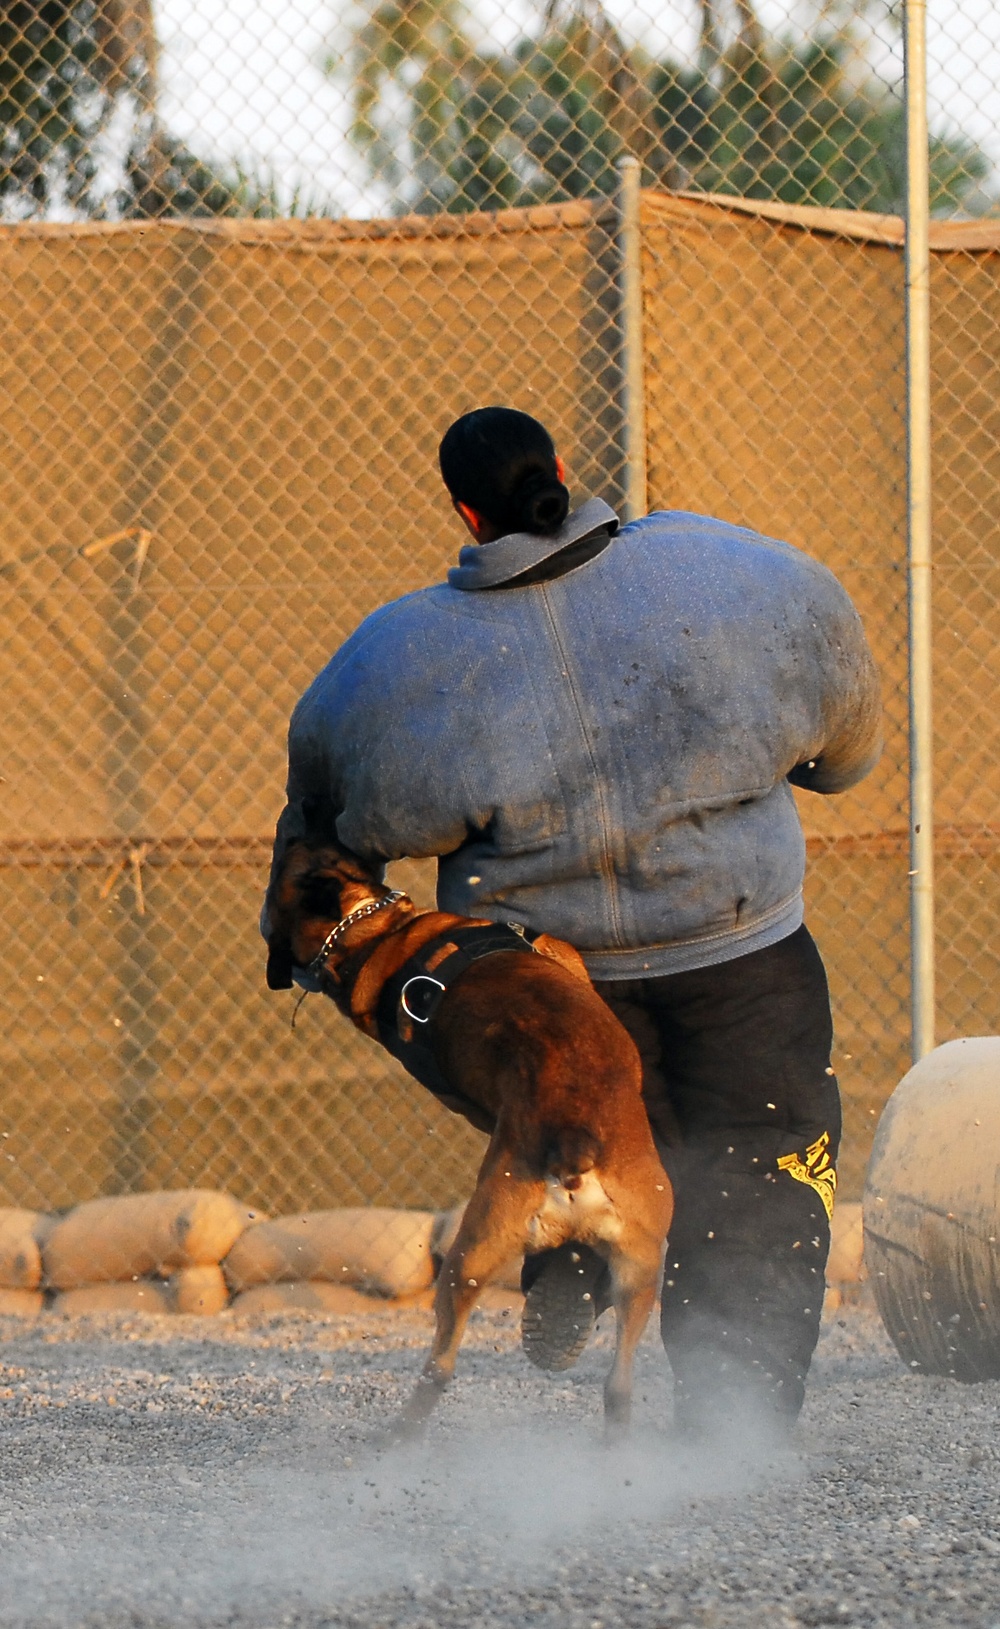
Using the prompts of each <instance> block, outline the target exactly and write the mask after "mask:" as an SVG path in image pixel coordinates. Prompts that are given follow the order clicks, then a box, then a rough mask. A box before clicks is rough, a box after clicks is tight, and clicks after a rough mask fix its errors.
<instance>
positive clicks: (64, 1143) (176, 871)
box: [0, 0, 1000, 1210]
mask: <svg viewBox="0 0 1000 1629" xmlns="http://www.w3.org/2000/svg"><path fill="white" fill-rule="evenodd" d="M297 3H298V5H299V7H300V9H296V7H297ZM932 10H933V8H932ZM930 41H931V76H930V87H931V113H932V117H931V130H930V136H929V160H930V172H931V205H932V209H933V212H934V215H935V223H934V225H933V226H932V259H933V278H932V333H933V364H934V401H933V452H934V474H935V550H936V559H937V562H938V570H937V577H936V584H935V593H936V604H937V614H936V622H935V643H934V649H935V664H936V669H935V671H936V692H935V693H936V703H937V724H938V737H937V749H938V759H937V763H938V768H937V787H938V798H937V819H938V952H939V969H940V977H939V989H940V1008H939V1019H940V1032H941V1035H942V1037H947V1036H950V1035H953V1034H960V1033H982V1032H988V1031H991V1030H996V1029H997V1028H998V1024H1000V1011H998V1006H1000V996H998V994H997V988H998V981H997V977H996V974H997V950H996V945H997V940H996V938H995V935H994V928H993V924H994V921H995V919H996V916H997V904H998V900H997V884H998V875H997V873H998V866H997V852H998V851H997V830H996V824H995V821H994V820H993V812H992V806H993V799H994V795H995V794H994V788H995V787H996V785H997V780H998V776H1000V736H998V729H997V725H996V722H995V716H994V715H995V705H994V702H993V693H994V689H995V686H994V685H993V684H991V682H990V680H991V678H992V677H993V668H994V666H995V663H996V660H997V658H996V655H995V650H996V632H997V631H1000V630H997V627H996V624H997V619H998V615H1000V612H998V606H1000V564H998V562H997V560H996V558H995V555H996V547H995V538H996V521H995V519H994V509H995V503H992V502H991V501H990V500H991V498H992V496H993V492H994V491H995V483H993V482H991V477H995V476H996V475H997V474H1000V467H998V461H1000V454H998V452H997V447H998V445H1000V438H998V436H997V426H996V422H995V420H996V415H997V412H998V408H997V405H996V404H997V401H998V390H997V386H998V384H1000V380H998V378H997V369H998V360H997V358H998V353H1000V348H998V334H1000V220H998V219H997V217H998V215H1000V175H998V172H997V168H996V162H997V160H998V159H1000V144H997V143H995V141H994V127H995V125H996V122H997V121H996V117H995V103H996V100H997V98H1000V29H998V28H997V27H996V26H995V19H994V17H993V14H992V10H991V8H989V6H988V5H987V4H985V0H984V4H983V6H982V8H981V9H980V11H979V12H978V13H977V12H976V11H975V8H974V7H972V6H969V5H968V4H966V5H963V6H962V8H961V10H959V9H958V8H957V7H955V8H951V7H950V5H948V6H946V5H945V0H941V16H940V18H937V19H934V18H933V17H932V28H931V35H930ZM945 47H947V49H945ZM963 52H964V53H965V57H966V58H967V59H968V61H969V63H970V71H969V74H965V73H964V72H963V71H962V70H961V68H960V61H961V60H964V59H963V58H962V53H963ZM991 53H992V55H991ZM993 67H996V70H997V71H996V72H995V73H993V72H992V68H993ZM901 73H902V56H901V40H900V30H899V17H898V15H897V12H896V11H895V10H894V9H893V8H892V7H891V6H889V5H886V4H884V3H883V0H874V3H872V4H867V5H866V4H858V5H852V6H848V5H838V4H832V3H826V4H815V5H810V4H803V5H795V4H793V3H791V0H787V3H786V4H785V6H784V9H783V8H782V6H780V5H771V4H770V3H764V0H761V3H760V4H759V5H757V4H754V3H753V0H733V3H732V4H727V3H726V0H717V3H713V0H701V3H696V0H676V4H675V5H672V6H670V7H668V8H667V9H666V10H664V9H663V8H657V10H656V11H655V12H654V11H653V9H652V8H650V9H649V10H648V12H644V11H643V10H642V8H641V6H639V7H625V6H622V5H618V6H616V7H614V8H612V7H611V5H610V4H609V5H607V6H605V5H602V4H601V3H600V0H566V3H565V4H559V3H555V0H552V3H549V4H548V5H546V6H544V8H540V9H538V10H533V9H532V8H531V7H530V6H529V5H527V4H525V5H523V6H521V7H520V8H513V9H512V8H506V9H504V10H503V11H501V10H500V9H499V8H496V7H491V6H489V5H488V4H487V0H483V4H482V5H477V4H475V3H474V0H472V3H470V4H469V5H467V6H463V5H461V4H459V3H458V0H384V3H383V4H381V5H375V4H372V5H371V6H369V7H368V9H358V10H355V9H351V8H350V7H347V6H345V7H344V8H342V9H340V10H337V9H334V8H331V9H330V10H329V11H328V12H325V13H324V12H322V11H317V9H316V8H314V7H310V8H308V9H307V8H305V7H304V5H302V3H301V0H289V3H286V4H284V5H282V6H281V7H278V6H277V5H275V4H267V3H265V0H242V3H241V4H239V5H237V4H235V3H233V0H217V4H214V5H209V4H206V3H205V0H199V4H198V6H197V7H195V6H193V5H189V6H187V7H186V3H185V0H163V3H162V4H161V5H160V6H157V7H154V8H153V10H152V11H151V10H150V7H149V4H148V0H138V3H136V0H98V3H94V0H15V3H14V4H12V5H9V6H6V7H4V8H3V10H2V14H0V204H2V208H3V212H4V219H5V220H6V223H7V224H5V225H0V324H2V329H3V343H2V356H3V364H2V365H3V370H4V386H5V389H4V400H3V407H2V412H3V416H4V428H5V434H6V438H7V445H8V451H7V457H6V458H5V460H4V466H3V471H2V475H0V480H2V483H3V509H2V514H3V521H2V533H0V537H2V542H0V550H2V553H0V594H2V596H3V601H4V618H5V638H4V645H3V654H2V663H3V683H4V696H5V703H6V705H5V720H4V732H5V735H4V742H3V746H2V762H0V774H2V776H3V784H2V786H0V794H2V803H0V808H2V817H0V818H2V831H0V862H2V867H3V875H4V881H5V886H4V889H3V896H2V901H0V917H2V922H3V959H4V964H5V984H6V990H7V997H8V1001H7V1005H8V1022H7V1024H6V1026H5V1033H4V1038H3V1041H2V1053H0V1055H2V1058H3V1069H2V1076H0V1131H2V1133H3V1140H2V1151H3V1158H2V1160H0V1172H2V1181H0V1199H2V1201H3V1202H6V1203H23V1204H28V1205H39V1206H44V1207H53V1206H59V1205H64V1204H67V1203H69V1202H71V1201H73V1200H77V1199H81V1198H86V1197H89V1196H90V1195H92V1194H96V1193H108V1192H119V1191H126V1190H129V1189H135V1188H143V1187H155V1186H168V1187H175V1186H182V1185H197V1184H207V1185H220V1186H225V1187H229V1188H231V1189H232V1190H233V1191H234V1192H237V1193H239V1194H240V1195H241V1196H243V1197H245V1198H246V1199H247V1200H249V1201H252V1202H254V1203H256V1204H258V1205H261V1206H263V1207H266V1208H267V1209H270V1210H291V1209H295V1208H298V1207H306V1206H317V1205H321V1204H337V1203H348V1204H349V1203H361V1202H371V1201H381V1202H383V1203H385V1202H387V1201H388V1202H393V1203H398V1204H401V1205H426V1204H435V1205H437V1204H445V1203H449V1202H451V1201H453V1200H454V1199H456V1198H458V1197H460V1196H462V1195H463V1194H464V1192H465V1191H467V1189H468V1186H469V1184H470V1181H471V1177H472V1173H473V1170H474V1166H475V1161H476V1157H477V1153H478V1150H479V1147H480V1146H481V1139H480V1138H479V1137H478V1136H477V1134H475V1133H473V1132H472V1131H470V1130H468V1129H467V1128H466V1127H465V1126H464V1124H463V1123H460V1122H458V1121H457V1120H455V1119H454V1118H453V1117H451V1116H449V1115H448V1114H446V1113H445V1112H444V1111H442V1110H440V1109H439V1108H438V1106H437V1105H436V1104H435V1103H434V1102H433V1101H432V1100H431V1099H430V1098H429V1097H428V1096H427V1094H426V1093H424V1092H422V1090H421V1089H420V1088H418V1087H417V1086H415V1085H414V1084H412V1083H411V1082H409V1081H408V1080H407V1079H406V1078H405V1077H404V1076H403V1075H402V1074H401V1072H400V1071H398V1070H397V1069H396V1068H395V1066H393V1065H392V1064H391V1063H390V1062H389V1060H388V1059H387V1058H386V1056H385V1055H384V1054H383V1053H381V1052H379V1051H378V1049H377V1048H375V1047H374V1046H373V1045H371V1044H370V1043H368V1042H366V1041H365V1040H364V1039H363V1038H361V1037H360V1036H358V1035H356V1034H355V1033H354V1032H353V1031H351V1030H350V1029H349V1027H348V1026H347V1025H346V1024H345V1023H344V1022H343V1021H342V1020H341V1019H339V1018H338V1017H337V1015H336V1014H335V1012H334V1010H333V1008H332V1007H331V1006H330V1005H329V1004H326V1003H320V1002H318V1001H314V1002H308V1003H307V1004H306V1005H305V1007H304V1008H303V1009H302V1011H301V1013H300V1015H299V1018H298V1022H297V1025H296V1028H295V1029H294V1030H292V1029H291V1028H290V1015H291V1004H290V1003H286V1002H285V1000H284V999H282V998H279V997H276V996H273V995H269V994H268V993H267V992H266V991H265V990H264V989H263V978H262V960H263V957H262V946H261V945H260V942H259V940H258V938H257V933H256V917H257V911H258V907H259V902H260V894H261V888H262V884H263V878H264V874H265V868H266V860H267V855H268V852H269V834H270V831H271V829H272V826H273V820H274V817H275V815H276V813H277V811H278V809H279V808H280V805H281V792H282V779H283V768H284V764H283V749H284V730H285V724H286V721H287V717H288V714H289V711H290V709H291V706H292V704H293V702H294V700H295V699H296V697H297V696H298V694H299V693H300V692H301V690H302V689H303V688H304V686H305V685H306V683H307V682H308V680H309V679H310V678H311V676H312V675H313V673H314V672H315V671H316V670H317V669H318V668H319V667H320V666H321V665H322V663H323V662H324V661H325V660H326V658H327V657H328V656H329V654H330V652H331V651H332V650H333V649H334V648H335V647H336V646H337V644H338V643H339V642H340V641H341V640H342V639H343V638H344V637H345V636H346V635H347V634H348V633H349V632H350V630H351V629H352V628H353V627H354V626H355V625H356V624H357V623H358V622H359V621H360V619H361V618H362V617H363V616H364V615H365V614H367V613H368V612H369V611H370V610H372V609H373V608H374V607H375V606H377V605H379V604H380V603H382V602H384V601H385V600H387V599H390V598H394V597H396V596H398V595H399V594H401V593H403V592H406V591H407V590H409V589H412V588H415V587H418V586H421V585H422V584H425V583H427V582H430V581H434V580H439V579H440V578H441V576H442V574H443V571H444V569H445V567H446V565H447V564H448V563H449V561H450V559H451V558H452V556H453V555H454V553H455V550H456V547H457V544H458V542H459V534H458V533H457V532H456V531H455V527H454V524H453V523H452V520H451V517H450V513H449V510H448V508H447V506H446V504H445V503H443V501H442V494H441V492H440V490H439V483H438V478H437V475H436V470H435V463H434V454H435V449H436V445H437V441H438V439H439V436H440V434H441V432H442V430H443V428H444V427H446V425H447V424H448V423H449V422H450V421H451V419H452V418H454V417H455V416H456V415H457V414H459V413H461V412H463V411H465V410H467V409H468V408H470V407H472V406H476V405H480V404H482V403H484V402H488V401H504V402H508V403H510V404H512V405H516V406H519V407H523V408H525V409H526V410H528V411H531V412H534V413H535V414H536V415H537V416H539V417H541V418H543V419H544V420H545V421H546V423H548V424H549V425H550V426H551V428H552V429H553V432H554V433H555V435H556V437H557V440H558V442H559V445H560V448H561V450H562V451H563V452H564V454H565V456H566V458H567V462H568V465H569V468H570V477H571V484H572V487H573V491H574V497H576V498H579V497H582V496H583V495H585V494H589V493H598V494H600V495H602V496H604V497H606V498H607V499H608V500H609V501H611V502H612V503H614V504H616V505H617V506H618V507H619V508H621V507H622V506H623V505H624V504H626V503H627V501H628V498H629V494H630V492H632V491H634V490H635V488H634V476H635V468H634V460H635V458H636V457H637V456H639V454H638V453H637V441H636V437H635V434H634V431H635V424H634V415H635V410H636V404H635V401H634V389H633V390H631V391H630V388H629V380H630V378H631V379H633V380H634V377H635V373H634V369H633V370H632V372H631V373H630V366H629V364H630V354H629V346H630V344H633V343H634V341H635V333H634V330H633V329H630V328H629V324H628V323H627V321H626V320H625V312H624V306H623V298H622V296H623V285H624V282H625V281H626V278H625V277H624V268H623V245H624V235H623V233H622V231H621V224H622V222H621V207H620V202H621V193H620V188H621V173H622V172H621V161H622V160H623V159H627V158H634V159H637V160H638V162H639V165H640V166H641V171H640V178H641V181H642V186H643V194H642V204H641V213H640V221H639V242H640V243H641V267H640V271H641V287H642V323H643V334H644V338H643V340H642V355H641V362H642V377H643V385H644V391H643V395H644V404H643V405H644V408H645V420H646V433H645V456H644V459H643V469H644V474H645V477H646V483H647V488H648V503H649V506H650V507H651V508H663V507H671V508H689V509H700V510H703V511H706V512H710V513H713V514H718V515H721V516H723V517H724V518H726V519H731V520H736V521H740V522H745V523H747V524H749V525H751V526H754V527H756V528H758V529H759V530H761V531H763V532H766V533H769V534H771V535H775V536H780V537H783V538H786V539H788V540H789V541H791V542H793V543H795V544H798V545H800V546H802V547H803V548H806V549H808V550H809V551H810V552H812V553H813V554H815V555H817V556H818V557H819V558H821V559H822V560H824V561H825V562H827V563H828V564H829V565H830V566H831V567H832V568H833V569H834V571H835V572H836V573H837V574H838V576H839V577H840V578H841V580H842V581H843V582H844V584H845V585H846V587H847V588H848V590H849V591H850V592H851V594H852V595H853V597H854V599H855V601H856V603H857V604H858V606H859V608H860V610H861V611H862V614H863V615H864V617H865V619H866V623H867V626H868V629H869V633H870V636H871V638H872V642H873V644H874V646H875V649H876V652H877V654H878V657H879V660H880V663H881V667H882V671H883V677H884V683H885V695H886V711H887V751H886V756H885V758H884V760H883V763H882V766H881V767H880V769H879V770H878V771H877V773H876V774H875V775H874V776H873V777H871V779H870V780H869V781H868V782H866V783H865V784H864V785H863V786H862V787H860V788H859V789H858V790H857V791H856V792H855V793H852V794H849V795H847V796H845V797H843V798H838V799H835V800H830V801H826V800H821V799H818V798H815V797H812V798H810V797H808V796H803V797H802V798H801V800H800V801H801V808H802V813H803V817H804V820H805V823H806V828H807V835H808V842H809V852H810V869H809V878H808V883H807V888H808V896H809V900H808V906H809V920H810V922H811V925H812V927H813V929H814V931H815V933H816V935H817V937H818V939H819V941H820V943H821V946H822V949H823V951H824V954H825V957H826V959H827V962H828V965H829V968H830V973H831V980H832V985H833V991H834V999H835V1006H836V1019H837V1041H836V1048H837V1050H836V1064H837V1071H838V1074H839V1075H840V1077H841V1080H842V1084H843V1086H844V1090H845V1094H846V1100H847V1111H848V1112H847V1123H848V1139H847V1147H846V1153H845V1161H844V1177H845V1189H846V1191H848V1192H850V1191H851V1189H852V1187H854V1188H855V1189H856V1187H857V1183H858V1179H859V1174H860V1171H861V1169H862V1166H863V1162H864V1159H865V1156H866V1152H867V1147H868V1142H869V1140H870V1134H871V1130H872V1127H873V1124H874V1119H875V1116H876V1115H877V1113H878V1110H879V1108H880V1106H881V1104H882V1102H883V1101H884V1099H885V1097H886V1094H887V1092H888V1091H889V1090H890V1089H891V1087H892V1085H893V1084H894V1083H895V1081H896V1080H897V1079H898V1077H899V1075H900V1074H901V1073H902V1072H903V1070H904V1069H905V1067H906V1064H907V1061H908V1046H909V999H910V997H909V973H908V967H909V945H908V926H907V913H908V878H907V872H908V870H909V869H910V866H909V861H908V857H907V843H908V817H907V762H908V754H907V697H908V681H907V614H906V595H907V570H906V566H907V539H906V521H907V506H906V477H907V466H906V436H905V406H906V395H905V376H906V352H905V324H904V271H903V256H902V242H903V227H902V222H901V220H900V218H899V214H900V211H901V210H902V208H903V204H904V192H905V142H904V117H903V101H902V80H901ZM976 74H978V76H979V77H978V78H975V75H976ZM970 87H971V89H970ZM631 360H632V361H633V362H634V357H633V358H632V359H631ZM630 457H631V458H632V460H633V465H632V467H631V468H630V464H629V459H630ZM630 482H631V484H630ZM400 869H401V870H402V869H405V871H406V880H408V881H410V882H412V883H413V886H414V887H415V889H416V890H417V892H418V895H419V897H420V898H421V899H423V900H424V901H425V902H428V903H429V900H430V894H429V890H430V888H431V886H432V879H431V878H429V877H428V875H427V871H426V867H406V868H400Z"/></svg>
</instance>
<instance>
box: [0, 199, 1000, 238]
mask: <svg viewBox="0 0 1000 1629" xmlns="http://www.w3.org/2000/svg"><path fill="white" fill-rule="evenodd" d="M613 208H614V206H613V205H612V204H611V203H610V202H609V201H608V200H607V199H604V198H601V199H593V200H591V199H576V200H573V201H572V202H570V203H563V204H533V205H531V206H530V207H529V208H526V209H497V210H478V211H472V212H470V213H468V214H461V215H444V214H442V215H398V216H395V217H392V218H389V219H383V220H347V219H343V220H325V219H323V220H320V219H311V220H248V219H239V218H235V219H225V218H223V219H198V218H196V217H189V216H184V217H173V218H163V219H160V220H155V221H145V220H144V221H19V222H15V223H11V224H9V225H0V243H11V242H16V241H21V242H24V241H25V240H31V239H36V238H37V239H67V238H68V239H75V238H94V237H98V238H121V237H125V238H133V239H135V238H142V237H144V236H145V235H146V234H148V233H153V234H154V235H155V236H157V237H161V238H162V237H167V236H175V235H179V234H182V233H194V234H196V235H197V236H199V237H202V238H215V239H221V240H222V241H224V242H230V243H243V244H248V245H250V244H256V245H260V246H262V247H267V246H269V247H274V248H281V249H294V248H309V249H313V250H316V249H320V250H321V249H323V248H325V247H327V246H330V247H332V246H334V245H335V244H337V243H343V242H350V241H358V240H365V239H367V240H383V241H384V240H393V239H395V240H399V239H419V238H425V239H426V238H461V237H484V236H491V235H494V234H496V233H498V232H499V233H519V232H551V231H565V230H567V229H573V228H577V229H579V228H584V227H588V226H590V225H591V224H593V223H595V222H598V221H604V220H606V219H608V218H610V216H611V214H612V212H613ZM642 208H643V218H644V220H645V221H647V222H649V223H654V224H655V223H656V222H663V223H666V222H668V221H676V222H686V221H691V220H692V219H696V218H698V217H702V218H704V217H706V216H713V215H714V216H717V215H718V213H719V212H720V211H725V212H727V213H729V214H735V215H743V216H750V217H752V218H756V219H758V220H762V221H770V222H772V223H773V224H774V225H777V226H788V227H793V228H796V229H797V230H799V231H804V232H818V233H821V234H823V235H824V236H828V237H841V238H851V239H853V240H855V241H856V242H862V243H875V244H883V245H885V246H887V247H889V248H902V245H903V241H904V224H903V219H902V216H900V215H876V214H874V213H872V212H871V211H870V210H863V209H821V208H817V207H816V206H815V205H812V204H780V203H771V202H769V201H767V200H765V199H760V198H740V197H737V196H736V195H735V194H730V193H719V192H714V193H711V192H704V193H703V192H676V193H672V192H663V191H660V190H657V189H653V188H649V189H643V194H642ZM930 247H931V249H932V250H935V251H937V252H939V253H940V252H949V251H950V252H957V253H962V254H970V253H977V252H978V253H996V252H997V251H1000V220H993V219H990V220H969V221H932V222H931V226H930Z"/></svg>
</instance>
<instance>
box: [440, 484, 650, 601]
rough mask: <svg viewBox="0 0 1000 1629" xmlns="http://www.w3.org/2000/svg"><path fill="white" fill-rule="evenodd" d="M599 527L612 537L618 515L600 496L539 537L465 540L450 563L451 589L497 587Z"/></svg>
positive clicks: (527, 534)
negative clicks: (455, 560)
mask: <svg viewBox="0 0 1000 1629" xmlns="http://www.w3.org/2000/svg"><path fill="white" fill-rule="evenodd" d="M601 528H607V530H608V532H609V533H610V535H611V536H612V537H613V536H614V534H615V532H617V530H618V516H617V515H616V514H615V512H614V510H613V509H612V508H611V507H610V505H609V504H606V503H605V502H604V499H603V498H588V499H587V502H586V503H584V504H581V506H580V508H579V509H574V510H573V511H572V513H571V514H569V515H567V516H566V519H565V520H564V521H563V523H562V525H561V526H560V528H559V530H558V531H557V532H552V533H550V534H549V536H547V537H539V536H538V535H537V533H535V532H508V534H507V536H506V537H498V538H497V539H496V541H495V542H493V543H467V544H466V545H465V547H464V548H463V550H462V552H461V554H460V555H459V557H458V565H457V566H452V568H451V570H450V571H449V573H448V582H449V585H450V586H451V587H452V588H460V589H462V590H463V591H465V592H470V591H473V590H475V589H479V588H499V587H500V586H501V585H502V584H503V583H506V582H508V581H509V580H510V579H511V578H512V577H520V576H521V574H522V572H525V571H530V570H531V568H532V567H533V566H537V565H540V564H541V562H542V561H543V560H547V559H549V557H550V556H551V555H554V554H558V553H559V551H560V549H565V548H568V547H569V546H570V544H571V543H579V542H580V541H581V539H582V538H585V537H587V536H589V534H590V533H591V532H596V531H598V530H600V529H601Z"/></svg>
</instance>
